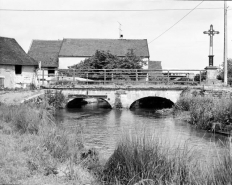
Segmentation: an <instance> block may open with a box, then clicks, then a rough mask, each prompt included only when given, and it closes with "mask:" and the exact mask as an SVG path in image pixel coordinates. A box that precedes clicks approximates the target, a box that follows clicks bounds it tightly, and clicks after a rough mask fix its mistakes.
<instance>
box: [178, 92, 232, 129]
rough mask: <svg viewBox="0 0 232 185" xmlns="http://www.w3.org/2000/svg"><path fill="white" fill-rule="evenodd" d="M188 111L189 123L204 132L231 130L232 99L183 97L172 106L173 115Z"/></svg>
mask: <svg viewBox="0 0 232 185" xmlns="http://www.w3.org/2000/svg"><path fill="white" fill-rule="evenodd" d="M178 111H189V113H190V121H189V122H190V123H191V124H193V125H196V127H198V128H202V129H206V130H215V125H216V126H217V127H218V128H217V129H221V130H229V131H230V130H231V129H232V124H231V123H232V99H230V98H226V97H222V98H220V99H219V98H214V97H212V96H193V95H190V94H188V95H185V96H182V97H180V99H179V100H178V101H177V103H176V105H175V106H174V113H177V112H178Z"/></svg>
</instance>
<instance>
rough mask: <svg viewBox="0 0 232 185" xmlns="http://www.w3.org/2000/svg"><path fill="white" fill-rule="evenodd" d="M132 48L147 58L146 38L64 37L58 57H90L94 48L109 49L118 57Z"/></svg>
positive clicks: (137, 53) (94, 50) (138, 54)
mask: <svg viewBox="0 0 232 185" xmlns="http://www.w3.org/2000/svg"><path fill="white" fill-rule="evenodd" d="M131 49H132V50H133V52H134V54H135V55H137V56H140V57H145V58H149V51H148V44H147V40H146V39H144V40H138V39H137V40H132V39H130V40H127V39H64V40H63V43H62V46H61V49H60V53H59V56H60V57H90V56H93V55H94V54H95V52H96V50H102V51H109V52H110V53H112V54H113V55H117V56H119V57H123V56H125V55H126V54H127V53H128V52H131Z"/></svg>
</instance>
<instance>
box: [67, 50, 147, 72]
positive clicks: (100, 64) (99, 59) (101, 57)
mask: <svg viewBox="0 0 232 185" xmlns="http://www.w3.org/2000/svg"><path fill="white" fill-rule="evenodd" d="M143 65H146V62H145V61H143V60H142V59H141V58H140V57H138V56H136V55H135V54H134V53H133V52H132V51H131V52H130V53H129V52H128V53H127V54H126V56H125V57H123V58H121V57H118V56H116V55H113V54H111V53H110V52H105V51H100V50H97V51H96V52H95V54H94V55H93V56H92V57H89V58H86V59H85V60H84V61H81V62H80V63H79V64H76V65H74V66H71V67H70V68H74V69H142V67H143Z"/></svg>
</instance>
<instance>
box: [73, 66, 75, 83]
mask: <svg viewBox="0 0 232 185" xmlns="http://www.w3.org/2000/svg"><path fill="white" fill-rule="evenodd" d="M74 82H75V69H73V83H74Z"/></svg>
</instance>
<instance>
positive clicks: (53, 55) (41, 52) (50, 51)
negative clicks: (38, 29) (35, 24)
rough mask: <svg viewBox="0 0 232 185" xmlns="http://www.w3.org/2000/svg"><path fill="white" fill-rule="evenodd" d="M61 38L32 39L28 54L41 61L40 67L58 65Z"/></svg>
mask: <svg viewBox="0 0 232 185" xmlns="http://www.w3.org/2000/svg"><path fill="white" fill-rule="evenodd" d="M61 44H62V41H61V40H33V41H32V44H31V47H30V49H29V51H28V55H30V56H31V57H32V58H34V59H35V60H37V61H41V66H42V67H58V55H59V51H60V47H61Z"/></svg>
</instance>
